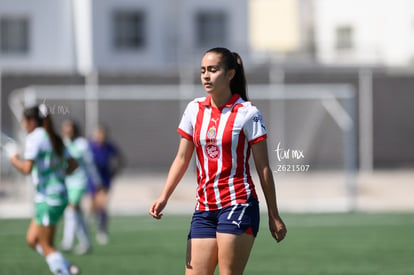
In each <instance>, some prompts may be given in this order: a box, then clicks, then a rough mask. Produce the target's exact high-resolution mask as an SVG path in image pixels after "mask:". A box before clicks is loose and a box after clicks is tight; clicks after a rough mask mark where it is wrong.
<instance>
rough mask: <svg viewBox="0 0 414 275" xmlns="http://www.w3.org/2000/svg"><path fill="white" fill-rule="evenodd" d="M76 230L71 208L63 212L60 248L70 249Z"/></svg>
mask: <svg viewBox="0 0 414 275" xmlns="http://www.w3.org/2000/svg"><path fill="white" fill-rule="evenodd" d="M76 228H77V218H76V211H75V209H73V208H72V207H67V208H66V210H65V223H64V228H63V240H62V247H64V248H66V249H70V248H72V245H73V241H74V239H75V233H76Z"/></svg>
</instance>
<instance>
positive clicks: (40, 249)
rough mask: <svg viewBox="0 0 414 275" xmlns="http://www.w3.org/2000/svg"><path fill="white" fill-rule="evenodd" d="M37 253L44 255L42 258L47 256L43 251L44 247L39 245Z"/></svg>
mask: <svg viewBox="0 0 414 275" xmlns="http://www.w3.org/2000/svg"><path fill="white" fill-rule="evenodd" d="M35 249H36V252H37V253H39V254H40V255H42V256H45V254H44V253H43V249H42V247H41V246H40V244H37V245H36V248H35Z"/></svg>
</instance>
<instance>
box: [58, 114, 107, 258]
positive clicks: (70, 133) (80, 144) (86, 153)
mask: <svg viewBox="0 0 414 275" xmlns="http://www.w3.org/2000/svg"><path fill="white" fill-rule="evenodd" d="M62 136H63V138H64V139H63V141H64V143H65V145H66V148H67V149H68V151H69V153H70V155H71V156H72V157H73V158H74V159H75V160H76V162H77V163H78V165H79V167H78V168H77V169H76V170H75V171H74V172H73V173H72V174H70V175H68V176H67V177H66V186H67V188H68V195H69V196H68V197H69V205H68V207H67V208H66V210H65V227H64V230H63V240H62V249H63V250H64V251H70V250H71V249H72V246H73V243H74V240H75V235H76V236H77V237H78V240H79V244H78V246H77V248H76V249H75V252H76V253H77V254H85V253H87V252H89V251H90V250H91V242H90V239H89V235H88V231H87V227H86V223H85V219H84V217H83V215H82V211H81V205H80V204H81V201H82V197H83V195H84V193H85V191H86V188H87V186H88V179H89V180H90V181H92V183H93V184H94V185H97V186H99V185H100V184H101V180H100V177H99V175H98V172H97V170H96V167H95V164H94V162H93V156H92V153H91V150H90V149H89V143H88V140H87V139H86V138H83V137H81V135H80V130H79V127H78V125H77V124H76V123H75V122H74V121H73V120H65V121H64V122H63V124H62Z"/></svg>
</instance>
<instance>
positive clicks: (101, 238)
mask: <svg viewBox="0 0 414 275" xmlns="http://www.w3.org/2000/svg"><path fill="white" fill-rule="evenodd" d="M96 241H97V242H98V243H99V244H100V245H106V244H108V242H109V239H108V234H106V233H105V232H99V233H97V234H96Z"/></svg>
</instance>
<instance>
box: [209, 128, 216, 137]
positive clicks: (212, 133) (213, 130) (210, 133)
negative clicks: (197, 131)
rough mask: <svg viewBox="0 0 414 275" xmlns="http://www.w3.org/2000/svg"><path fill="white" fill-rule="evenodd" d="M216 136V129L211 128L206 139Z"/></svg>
mask: <svg viewBox="0 0 414 275" xmlns="http://www.w3.org/2000/svg"><path fill="white" fill-rule="evenodd" d="M216 135H217V130H216V127H214V126H212V127H211V128H210V129H209V130H208V132H207V137H208V138H215V137H216Z"/></svg>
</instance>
